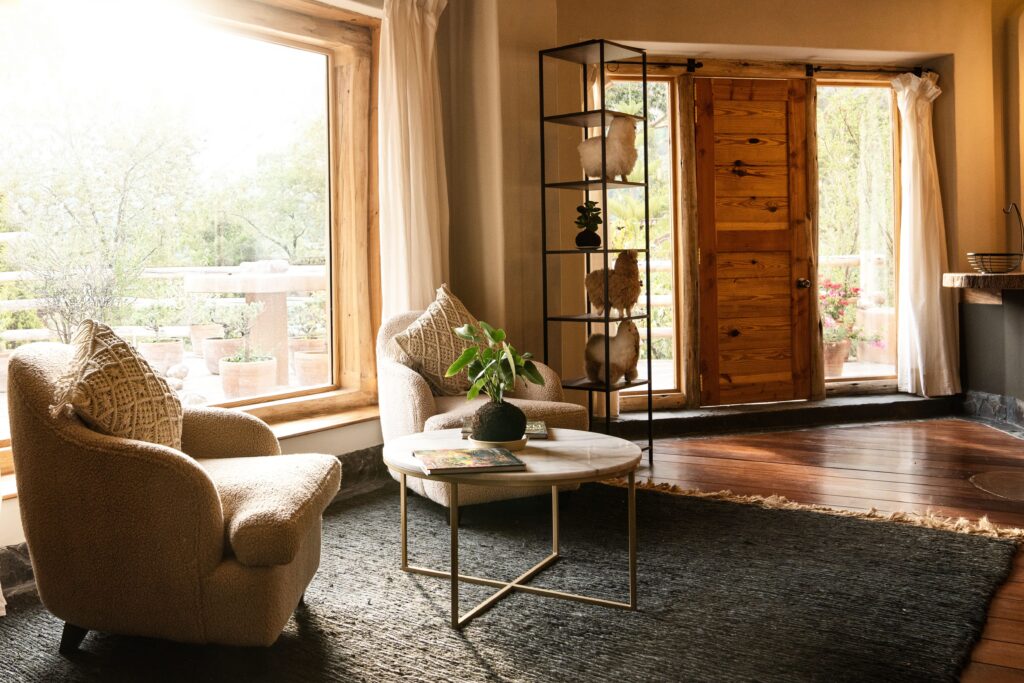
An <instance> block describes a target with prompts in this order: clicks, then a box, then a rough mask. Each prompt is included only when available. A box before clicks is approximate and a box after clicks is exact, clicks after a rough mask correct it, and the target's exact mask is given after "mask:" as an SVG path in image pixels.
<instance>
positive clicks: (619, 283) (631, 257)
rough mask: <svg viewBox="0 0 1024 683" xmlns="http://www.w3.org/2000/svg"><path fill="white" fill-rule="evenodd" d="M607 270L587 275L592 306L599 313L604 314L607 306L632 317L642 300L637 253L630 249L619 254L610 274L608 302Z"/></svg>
mask: <svg viewBox="0 0 1024 683" xmlns="http://www.w3.org/2000/svg"><path fill="white" fill-rule="evenodd" d="M604 276H605V269H604V268H600V269H598V270H595V271H592V272H590V273H588V274H587V279H586V286H587V298H588V299H590V305H591V306H593V307H594V310H596V311H597V312H598V313H604V309H605V304H606V303H607V305H608V306H609V307H610V308H611V309H612V310H615V309H618V310H619V311H621V312H622V314H623V315H631V314H632V311H633V306H636V302H637V299H639V298H640V286H641V284H642V283H641V282H640V267H639V266H638V265H637V261H636V251H634V250H633V249H630V250H629V251H624V252H622V253H621V254H619V258H617V259H615V266H614V267H613V268H612V272H610V273H608V301H607V302H605V300H604Z"/></svg>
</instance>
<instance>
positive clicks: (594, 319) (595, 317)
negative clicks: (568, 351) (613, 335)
mask: <svg viewBox="0 0 1024 683" xmlns="http://www.w3.org/2000/svg"><path fill="white" fill-rule="evenodd" d="M548 320H560V321H562V322H567V323H603V322H604V313H583V314H582V315H549V316H548ZM624 320H647V314H646V313H634V314H633V315H626V316H616V315H613V316H611V317H609V318H608V322H610V323H620V322H622V321H624Z"/></svg>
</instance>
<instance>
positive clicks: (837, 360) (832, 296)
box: [818, 279, 879, 377]
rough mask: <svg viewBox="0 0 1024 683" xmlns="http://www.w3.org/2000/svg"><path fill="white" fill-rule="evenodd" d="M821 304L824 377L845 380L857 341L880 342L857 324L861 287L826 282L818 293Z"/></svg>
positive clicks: (875, 336)
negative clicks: (852, 350)
mask: <svg viewBox="0 0 1024 683" xmlns="http://www.w3.org/2000/svg"><path fill="white" fill-rule="evenodd" d="M818 297H819V300H820V302H821V324H822V344H823V346H824V349H823V350H824V357H825V377H842V375H843V365H844V364H845V363H846V362H847V361H848V360H849V359H850V351H851V349H852V348H853V346H854V344H856V343H857V342H862V341H863V342H873V343H879V338H878V336H877V335H874V336H867V335H865V334H864V331H863V329H861V326H860V325H859V324H858V322H857V305H856V304H857V300H858V298H859V297H860V287H851V286H850V285H847V284H846V283H843V282H833V281H831V280H828V279H826V280H823V281H822V283H821V286H820V287H819V290H818Z"/></svg>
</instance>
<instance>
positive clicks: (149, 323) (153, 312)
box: [133, 301, 182, 342]
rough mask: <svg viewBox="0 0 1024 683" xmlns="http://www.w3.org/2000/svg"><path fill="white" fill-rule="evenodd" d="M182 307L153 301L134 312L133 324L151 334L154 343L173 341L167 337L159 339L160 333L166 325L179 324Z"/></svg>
mask: <svg viewBox="0 0 1024 683" xmlns="http://www.w3.org/2000/svg"><path fill="white" fill-rule="evenodd" d="M181 315H182V307H181V305H180V304H179V303H178V302H176V301H154V302H151V303H147V304H143V305H142V306H140V307H139V308H138V309H136V311H135V315H134V316H133V317H134V319H135V322H136V323H137V324H139V325H141V326H142V327H145V328H147V329H148V330H149V331H150V332H152V333H153V341H154V342H165V341H174V339H172V338H169V337H161V336H160V331H161V330H162V329H163V328H164V327H165V326H166V325H173V324H175V323H178V322H180V319H181Z"/></svg>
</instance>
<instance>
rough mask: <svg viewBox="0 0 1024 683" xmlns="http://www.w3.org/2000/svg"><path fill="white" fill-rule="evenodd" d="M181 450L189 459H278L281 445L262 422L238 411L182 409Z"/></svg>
mask: <svg viewBox="0 0 1024 683" xmlns="http://www.w3.org/2000/svg"><path fill="white" fill-rule="evenodd" d="M181 450H182V451H184V452H185V453H188V454H189V455H191V456H192V457H193V458H240V457H246V456H252V455H280V453H281V445H280V444H279V443H278V441H277V437H276V436H274V432H272V431H271V430H270V427H268V426H267V423H265V422H264V421H263V420H261V419H259V418H258V417H254V416H252V415H249V414H247V413H243V412H241V411H238V410H227V409H225V408H194V407H186V408H185V410H184V415H183V419H182V430H181Z"/></svg>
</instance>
